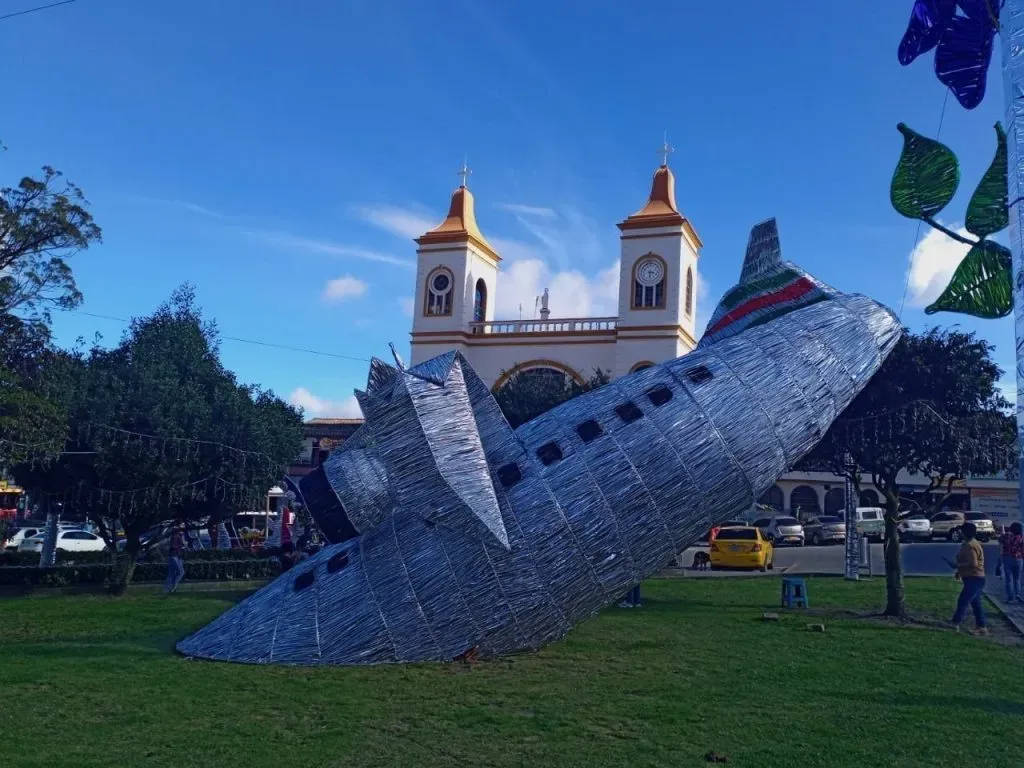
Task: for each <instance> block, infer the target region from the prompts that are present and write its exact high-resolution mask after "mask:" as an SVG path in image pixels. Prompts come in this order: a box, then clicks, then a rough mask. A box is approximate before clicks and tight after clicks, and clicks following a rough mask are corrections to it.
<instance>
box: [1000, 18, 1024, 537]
mask: <svg viewBox="0 0 1024 768" xmlns="http://www.w3.org/2000/svg"><path fill="white" fill-rule="evenodd" d="M999 38H1000V41H1001V45H1002V46H1003V98H1004V100H1005V102H1006V120H1005V125H1006V138H1007V150H1008V157H1007V161H1008V165H1009V185H1008V186H1009V200H1010V202H1011V203H1014V204H1013V205H1011V207H1010V251H1011V253H1012V254H1013V272H1012V274H1013V306H1014V315H1015V317H1014V323H1015V326H1016V337H1017V466H1018V474H1017V477H1018V478H1024V452H1022V450H1021V446H1022V438H1024V252H1022V250H1021V249H1022V243H1021V234H1022V226H1024V205H1022V203H1021V201H1020V198H1021V195H1022V194H1024V45H1022V41H1024V0H1006V2H1005V4H1004V6H1003V9H1002V12H1001V13H1000V32H999ZM1015 201H1016V202H1015ZM1017 515H1018V517H1019V518H1020V519H1021V520H1024V504H1022V503H1021V494H1020V492H1019V491H1018V493H1017Z"/></svg>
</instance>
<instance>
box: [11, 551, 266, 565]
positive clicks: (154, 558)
mask: <svg viewBox="0 0 1024 768" xmlns="http://www.w3.org/2000/svg"><path fill="white" fill-rule="evenodd" d="M267 556H268V554H267V553H259V552H250V551H249V550H247V549H200V550H197V551H195V552H192V551H188V552H185V555H184V559H185V560H186V562H187V561H210V560H259V559H266V558H267ZM57 562H58V563H74V564H75V565H95V564H103V563H109V562H110V553H109V552H106V551H104V552H65V551H63V550H57ZM144 562H159V563H160V564H161V565H163V566H164V567H166V565H167V550H166V549H164V550H161V552H159V553H155V552H153V553H148V556H147V554H143V555H140V556H139V563H140V564H142V563H144ZM7 565H39V553H38V552H17V551H13V552H0V567H2V566H7Z"/></svg>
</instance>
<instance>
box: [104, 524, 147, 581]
mask: <svg viewBox="0 0 1024 768" xmlns="http://www.w3.org/2000/svg"><path fill="white" fill-rule="evenodd" d="M125 536H126V537H127V538H126V540H125V543H124V552H123V553H115V554H114V567H113V568H112V569H111V573H110V587H109V591H110V594H112V595H115V596H118V597H119V596H121V595H123V594H124V593H125V592H126V591H128V585H129V584H131V583H132V576H134V575H135V566H136V564H137V563H138V559H139V549H140V548H141V544H140V542H139V536H138V534H136V533H129V532H128V531H125Z"/></svg>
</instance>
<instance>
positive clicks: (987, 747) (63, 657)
mask: <svg viewBox="0 0 1024 768" xmlns="http://www.w3.org/2000/svg"><path fill="white" fill-rule="evenodd" d="M778 589H779V583H778V581H777V580H775V579H766V578H760V579H680V580H669V579H665V580H655V581H651V582H648V583H647V584H645V585H644V588H643V597H644V601H645V604H644V607H643V608H642V609H640V610H621V609H615V608H613V609H609V610H607V611H605V613H603V614H602V615H601V616H599V617H597V618H595V619H592V620H591V621H588V622H586V623H585V624H583V625H582V626H580V627H578V628H577V629H576V630H574V631H573V632H572V633H570V635H569V636H568V637H567V638H566V639H565V640H563V641H562V642H560V643H557V644H555V645H553V646H550V647H548V648H545V649H544V650H543V651H541V652H540V653H537V654H530V655H525V656H519V657H515V658H509V659H501V660H497V661H490V662H482V663H479V664H476V665H471V666H467V665H464V664H452V665H431V666H390V667H374V668H362V669H359V668H334V669H328V668H324V669H296V668H285V667H252V666H242V665H233V664H215V663H208V662H199V661H188V660H186V659H183V658H181V657H179V656H177V655H175V654H174V653H173V652H172V647H173V644H174V642H175V641H176V640H177V639H178V638H180V637H182V636H183V635H185V634H186V633H187V632H189V631H190V630H193V629H197V628H198V627H200V626H202V625H203V624H204V623H205V622H207V621H208V620H209V619H212V618H213V617H214V616H216V615H217V614H218V613H220V612H221V611H223V610H224V609H225V608H226V607H227V606H228V605H229V603H230V602H231V601H232V600H235V599H237V598H238V596H239V595H238V593H199V592H196V593H183V594H179V595H175V596H173V597H163V596H161V595H157V594H148V593H138V594H129V595H128V596H127V597H124V598H120V599H113V598H107V597H99V596H81V595H79V596H72V597H66V596H64V597H61V596H55V597H50V596H47V597H28V598H13V599H8V600H2V601H0V654H2V655H0V659H2V661H0V691H2V695H0V734H2V736H0V764H2V765H3V766H5V768H16V767H17V766H46V767H47V768H50V766H55V765H56V766H62V767H63V766H100V765H102V766H113V765H117V766H141V765H145V766H175V767H179V766H273V767H274V768H280V767H281V766H288V767H289V768H298V767H300V766H364V765H366V766H371V765H373V766H422V765H457V766H473V767H474V768H476V767H478V766H523V765H525V766H531V768H532V767H535V766H548V765H551V766H570V765H579V766H605V765H608V766H612V765H615V766H627V765H629V766H640V765H650V766H697V765H704V764H705V762H704V755H705V753H707V752H708V751H711V750H713V751H716V752H718V753H720V754H724V755H726V756H727V757H728V758H729V765H734V766H756V767H757V768H766V767H768V766H780V767H785V768H797V767H798V766H828V767H829V768H842V767H843V766H856V767H857V768H863V767H864V766H897V765H898V766H928V767H929V768H935V767H936V766H971V765H986V766H988V765H991V766H1009V765H1020V764H1021V761H1022V757H1021V755H1022V752H1021V749H1022V747H1021V742H1020V738H1019V734H1020V733H1021V732H1022V727H1024V671H1022V670H1024V648H1022V647H1021V646H1020V645H1019V644H1015V643H1016V640H1015V639H1014V638H1013V637H1012V636H1010V635H1007V634H1004V635H1003V636H1002V642H1000V641H999V640H992V639H982V638H975V637H971V636H969V635H957V634H954V633H952V632H950V631H948V630H947V631H942V630H937V629H928V628H919V627H904V626H893V625H891V624H889V623H886V622H881V621H877V620H869V619H851V618H846V619H843V618H836V617H825V618H824V619H822V618H820V617H815V618H814V619H808V617H806V616H801V615H799V614H793V613H784V614H783V616H782V620H781V621H780V622H778V623H765V622H762V621H760V620H759V618H760V615H761V612H762V611H763V610H764V609H766V608H769V607H771V606H774V605H777V601H778V595H777V590H778ZM883 590H884V584H883V582H882V581H881V580H877V579H876V580H872V581H869V582H861V583H859V584H850V583H846V582H843V581H842V580H839V579H816V580H810V582H809V592H810V597H811V601H812V608H819V609H821V608H826V607H828V606H835V607H841V608H854V609H860V608H864V609H867V608H874V607H877V606H880V605H882V604H883ZM956 590H957V585H956V584H955V583H954V582H953V580H952V579H928V580H924V579H912V580H909V581H908V583H907V592H908V601H909V603H910V605H911V606H912V607H913V608H914V609H915V610H916V611H917V612H918V613H921V614H930V615H934V616H940V617H942V618H945V617H946V616H947V614H948V613H949V611H950V608H951V606H952V603H953V600H954V599H955V595H956ZM773 610H777V609H773ZM809 620H813V621H824V622H825V623H826V625H827V631H826V632H825V633H824V634H820V633H812V632H808V631H806V624H807V622H808V621H809Z"/></svg>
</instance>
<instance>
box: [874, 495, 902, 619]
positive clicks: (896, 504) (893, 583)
mask: <svg viewBox="0 0 1024 768" xmlns="http://www.w3.org/2000/svg"><path fill="white" fill-rule="evenodd" d="M876 487H878V488H879V490H881V491H882V493H883V494H884V495H885V543H884V544H883V546H882V553H883V559H884V560H885V615H886V616H904V615H906V610H907V608H906V604H905V602H904V594H903V555H902V552H901V550H900V532H899V528H898V525H899V515H900V496H899V486H898V485H896V476H895V475H892V476H891V477H884V479H882V483H881V485H880V486H879V484H878V483H877V482H876Z"/></svg>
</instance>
